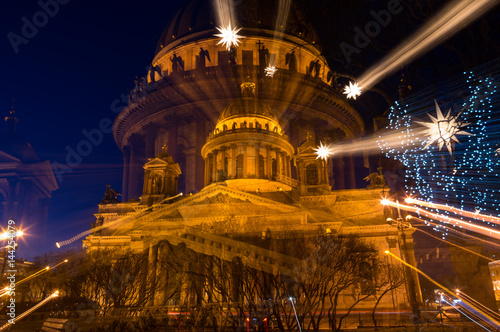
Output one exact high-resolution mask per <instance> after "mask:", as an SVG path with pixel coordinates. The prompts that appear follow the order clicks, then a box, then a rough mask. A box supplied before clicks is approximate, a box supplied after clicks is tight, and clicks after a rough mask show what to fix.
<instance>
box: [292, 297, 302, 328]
mask: <svg viewBox="0 0 500 332" xmlns="http://www.w3.org/2000/svg"><path fill="white" fill-rule="evenodd" d="M290 302H292V307H293V312H295V319H296V320H297V325H298V326H299V331H300V332H302V328H301V327H300V322H299V318H298V317H297V310H295V304H293V298H292V297H290Z"/></svg>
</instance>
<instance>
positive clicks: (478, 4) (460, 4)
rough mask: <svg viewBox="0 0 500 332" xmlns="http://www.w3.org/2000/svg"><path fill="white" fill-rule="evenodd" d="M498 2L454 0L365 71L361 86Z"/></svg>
mask: <svg viewBox="0 0 500 332" xmlns="http://www.w3.org/2000/svg"><path fill="white" fill-rule="evenodd" d="M497 4H498V0H458V1H453V2H452V3H450V4H449V5H447V6H446V7H444V8H443V9H442V10H441V11H440V12H439V13H438V14H437V15H435V16H434V17H433V18H432V19H430V20H429V21H428V22H427V23H426V24H425V25H424V26H423V27H422V28H420V29H419V30H418V31H416V32H415V33H414V34H413V35H412V36H411V37H410V38H408V39H407V40H406V41H405V42H403V44H401V46H399V47H398V48H397V49H396V50H394V51H393V52H392V53H390V54H389V55H387V56H386V57H385V58H383V59H382V60H381V61H380V62H379V63H377V64H376V65H374V66H372V67H371V69H369V70H368V71H366V72H365V73H364V74H363V75H362V76H361V77H360V79H359V80H358V83H359V85H360V86H363V87H364V88H365V89H369V88H370V87H372V86H374V85H375V84H377V83H378V82H380V81H381V80H382V79H383V78H384V77H386V76H387V75H390V74H391V73H393V72H394V71H396V70H399V69H400V68H401V67H403V66H404V65H405V64H406V63H408V62H410V61H412V60H413V59H415V58H416V57H418V56H420V55H422V54H423V53H424V52H426V51H428V50H430V49H431V48H432V47H434V46H435V45H437V44H438V43H440V42H443V41H445V40H446V39H448V38H449V37H451V36H453V35H454V34H455V33H457V32H458V31H460V30H461V29H462V28H464V27H465V26H467V25H468V24H469V23H471V22H472V21H474V20H475V19H477V18H478V17H480V16H481V15H482V14H483V13H485V12H486V11H488V10H489V9H491V8H492V7H494V6H495V5H497Z"/></svg>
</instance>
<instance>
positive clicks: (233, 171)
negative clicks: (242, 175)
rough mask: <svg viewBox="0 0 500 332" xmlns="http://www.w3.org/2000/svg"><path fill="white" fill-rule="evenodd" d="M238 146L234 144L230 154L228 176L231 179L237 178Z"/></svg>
mask: <svg viewBox="0 0 500 332" xmlns="http://www.w3.org/2000/svg"><path fill="white" fill-rule="evenodd" d="M236 152H237V151H236V144H232V145H231V148H230V152H229V164H228V167H229V169H228V171H227V176H228V177H229V178H231V179H234V178H235V177H236Z"/></svg>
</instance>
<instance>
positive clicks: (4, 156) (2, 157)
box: [0, 151, 20, 163]
mask: <svg viewBox="0 0 500 332" xmlns="http://www.w3.org/2000/svg"><path fill="white" fill-rule="evenodd" d="M6 162H20V160H19V159H17V158H16V157H14V156H11V155H10V154H8V153H6V152H3V151H0V163H6Z"/></svg>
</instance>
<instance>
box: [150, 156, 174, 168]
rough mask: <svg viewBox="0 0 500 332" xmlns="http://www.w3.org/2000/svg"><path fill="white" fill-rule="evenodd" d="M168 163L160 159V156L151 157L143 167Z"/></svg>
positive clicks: (166, 164)
mask: <svg viewBox="0 0 500 332" xmlns="http://www.w3.org/2000/svg"><path fill="white" fill-rule="evenodd" d="M168 165H170V164H169V163H168V162H167V161H165V160H163V159H160V158H152V159H150V160H149V161H148V162H147V163H146V164H145V165H144V168H146V167H151V166H168Z"/></svg>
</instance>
